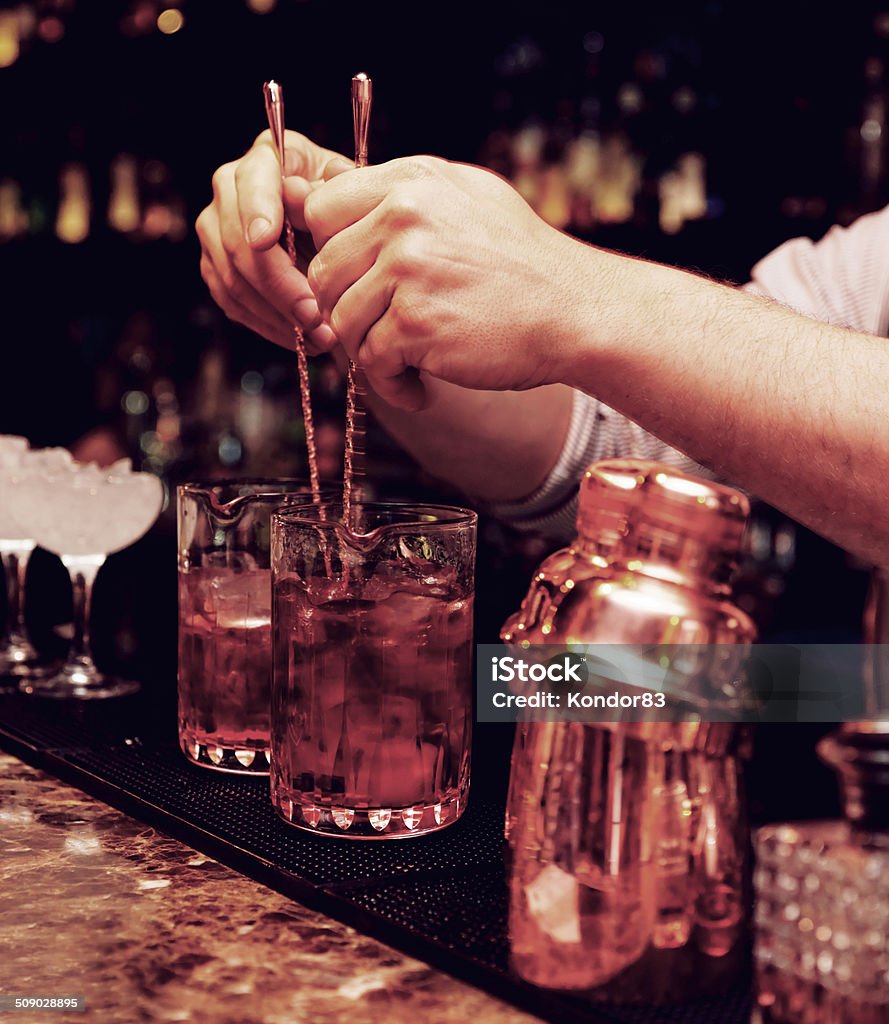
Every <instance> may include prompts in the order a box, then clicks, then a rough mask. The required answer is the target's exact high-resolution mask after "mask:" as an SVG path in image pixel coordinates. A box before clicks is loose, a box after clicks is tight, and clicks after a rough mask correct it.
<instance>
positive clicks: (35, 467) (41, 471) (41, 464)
mask: <svg viewBox="0 0 889 1024" xmlns="http://www.w3.org/2000/svg"><path fill="white" fill-rule="evenodd" d="M22 465H23V469H24V470H25V471H26V472H27V474H28V476H55V475H57V474H60V473H64V472H66V471H70V470H73V469H74V468H75V465H76V463H75V462H74V457H73V455H72V454H71V452H69V451H68V449H67V448H36V449H34V450H32V451H29V452H28V453H27V454H26V455H25V457H24V459H23V463H22Z"/></svg>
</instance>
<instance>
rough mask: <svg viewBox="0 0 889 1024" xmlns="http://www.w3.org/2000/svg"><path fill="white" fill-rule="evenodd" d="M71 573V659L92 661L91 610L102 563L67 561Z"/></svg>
mask: <svg viewBox="0 0 889 1024" xmlns="http://www.w3.org/2000/svg"><path fill="white" fill-rule="evenodd" d="M66 564H67V568H68V572H69V573H70V574H71V589H72V596H73V599H74V638H73V640H72V642H71V653H70V655H69V660H75V659H76V660H78V661H90V662H91V661H92V653H91V650H90V610H91V606H92V597H93V583H94V581H95V579H96V573H97V572H98V571H99V566H100V565H101V563H99V564H96V563H95V562H92V561H90V562H81V561H75V560H73V559H72V560H70V561H68V562H67V563H66Z"/></svg>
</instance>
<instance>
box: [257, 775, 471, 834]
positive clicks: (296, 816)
mask: <svg viewBox="0 0 889 1024" xmlns="http://www.w3.org/2000/svg"><path fill="white" fill-rule="evenodd" d="M468 796H469V786H468V785H467V786H466V787H465V788H464V789H463V791H462V792H461V793H459V794H454V795H452V796H450V797H449V798H447V799H444V800H442V801H440V802H439V803H435V804H414V805H412V806H411V807H373V808H351V807H337V806H324V807H322V806H319V805H318V804H314V803H311V802H310V801H308V800H305V801H300V802H296V801H294V800H290V799H288V798H286V797H283V798H282V797H281V796H279V795H278V794H276V793H275V794H273V795H272V802H273V803H274V805H275V810H276V811H277V812H278V814H279V815H280V816H281V817H282V818H283V819H284V820H285V821H286V822H287V823H288V825H293V826H294V828H299V829H303V830H304V831H306V832H314V833H316V834H321V835H325V836H336V838H338V839H411V838H413V837H414V836H422V835H427V834H428V833H429V832H438V831H439V830H440V829H443V828H447V827H448V825H453V824H454V822H455V821H457V819H458V818H459V817H460V816H461V815H462V814H463V812H464V811H465V810H466V801H467V797H468Z"/></svg>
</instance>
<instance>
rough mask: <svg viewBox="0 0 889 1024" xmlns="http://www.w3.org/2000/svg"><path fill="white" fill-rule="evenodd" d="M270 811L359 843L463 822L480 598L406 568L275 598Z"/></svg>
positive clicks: (282, 584)
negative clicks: (475, 605) (475, 612)
mask: <svg viewBox="0 0 889 1024" xmlns="http://www.w3.org/2000/svg"><path fill="white" fill-rule="evenodd" d="M275 622H276V630H275V637H276V641H275V642H276V644H277V649H276V652H275V671H276V680H281V682H276V686H275V707H274V708H273V714H272V720H273V723H274V724H273V729H274V735H273V740H272V749H273V751H274V758H273V761H274V763H273V766H272V778H271V782H272V799H273V802H274V803H275V805H276V807H277V808H278V810H279V811H280V813H281V814H282V815H283V816H284V817H285V818H286V819H287V820H288V821H290V822H292V823H293V824H295V825H299V826H302V827H304V828H305V827H309V828H312V829H317V830H318V831H323V832H328V833H333V834H339V835H346V834H348V835H350V836H353V837H356V838H379V837H381V836H387V837H391V836H398V835H417V834H419V833H422V832H425V831H429V830H433V829H435V828H438V827H439V826H441V825H442V824H445V823H446V822H448V821H453V820H455V819H456V817H458V816H459V815H460V814H461V813H462V810H463V808H464V807H465V804H466V797H467V793H468V786H469V748H470V732H471V728H472V693H471V685H472V684H471V681H472V665H471V658H472V648H471V643H472V594H471V593H466V592H464V591H461V589H460V588H459V587H458V586H457V585H456V583H455V581H454V579H453V577H452V576H449V575H448V573H447V571H445V570H441V569H438V567H436V566H433V565H431V564H430V565H429V566H428V569H427V571H426V574H425V575H424V576H422V577H419V576H416V575H412V574H410V573H408V572H407V571H406V569H405V567H404V566H403V565H401V564H400V563H398V562H383V563H380V564H378V565H377V566H376V567H375V571H374V574H373V575H372V576H371V577H369V578H367V579H363V580H357V579H354V578H353V579H352V580H351V581H350V583H349V588H348V596H344V592H343V583H342V581H328V580H326V579H323V578H313V579H309V580H307V581H303V580H298V579H296V578H294V579H292V580H284V581H279V582H276V587H275Z"/></svg>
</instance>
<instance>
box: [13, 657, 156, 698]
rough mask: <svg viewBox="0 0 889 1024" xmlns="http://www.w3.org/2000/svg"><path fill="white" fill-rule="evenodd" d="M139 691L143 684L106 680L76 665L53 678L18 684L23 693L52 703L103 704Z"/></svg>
mask: <svg viewBox="0 0 889 1024" xmlns="http://www.w3.org/2000/svg"><path fill="white" fill-rule="evenodd" d="M141 688H142V684H141V683H137V682H136V681H135V680H134V679H117V678H116V677H114V676H106V675H103V674H102V673H101V672H99V671H97V670H96V669H95V668H94V667H93V668H92V669H91V670H87V669H85V668H84V666H83V665H82V664H80V663H79V662H74V663H69V664H67V665H65V666H64V667H63V668H62V670H61V671H60V672H57V673H56V674H55V675H50V676H46V677H44V678H38V679H22V681H21V682H20V683H19V689H20V690H21V691H22V692H23V693H28V694H31V695H32V696H34V697H50V698H53V699H55V700H72V699H73V700H105V699H107V698H108V697H125V696H127V695H128V694H131V693H136V692H137V691H138V690H140V689H141Z"/></svg>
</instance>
